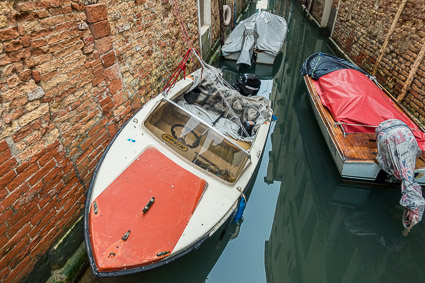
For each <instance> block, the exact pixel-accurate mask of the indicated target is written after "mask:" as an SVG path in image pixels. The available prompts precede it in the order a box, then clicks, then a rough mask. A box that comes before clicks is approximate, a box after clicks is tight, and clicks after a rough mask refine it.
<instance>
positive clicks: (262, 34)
mask: <svg viewBox="0 0 425 283" xmlns="http://www.w3.org/2000/svg"><path fill="white" fill-rule="evenodd" d="M287 30H288V28H287V24H286V21H285V19H284V18H282V17H280V16H277V15H275V14H272V13H270V12H266V11H260V12H257V13H255V14H253V15H252V16H251V17H249V18H247V19H246V20H244V21H242V22H240V23H239V24H238V25H237V27H236V28H235V29H234V30H233V31H232V33H231V34H230V35H229V38H228V39H227V40H226V42H224V45H223V47H222V48H221V51H222V53H223V56H228V55H230V54H233V53H237V52H240V55H239V59H238V61H237V62H236V63H237V64H247V65H251V56H252V53H253V52H254V48H256V49H258V51H262V52H266V53H267V54H269V55H272V56H276V55H277V54H278V53H279V52H280V50H282V46H283V43H284V41H285V37H286V33H287Z"/></svg>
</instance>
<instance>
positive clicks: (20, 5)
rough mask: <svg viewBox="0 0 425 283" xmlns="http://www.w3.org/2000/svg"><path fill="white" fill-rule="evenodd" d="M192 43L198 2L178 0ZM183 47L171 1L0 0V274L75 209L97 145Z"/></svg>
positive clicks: (30, 255)
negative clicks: (0, 0)
mask: <svg viewBox="0 0 425 283" xmlns="http://www.w3.org/2000/svg"><path fill="white" fill-rule="evenodd" d="M178 3H179V4H178V5H179V7H180V12H181V17H182V19H183V22H184V23H185V25H186V28H187V29H188V31H189V34H190V38H191V40H192V41H193V44H194V46H195V47H196V48H198V46H197V45H198V40H197V37H198V19H197V7H196V1H186V0H183V1H179V2H178ZM185 50H187V45H186V43H185V40H184V37H183V33H182V31H181V29H180V25H179V23H178V22H177V20H176V16H175V14H174V13H173V9H172V2H169V1H168V0H161V1H144V0H110V1H102V2H100V3H97V1H84V2H83V1H71V0H65V1H58V0H41V1H10V0H8V1H2V2H0V74H1V75H0V208H1V209H0V223H1V225H0V281H1V282H9V281H20V280H22V279H23V278H25V276H26V275H27V274H28V273H29V272H31V270H32V269H33V268H34V265H35V264H36V263H37V261H38V260H39V259H40V258H41V257H42V256H43V255H45V254H46V252H47V250H48V249H49V248H50V246H51V245H52V244H53V243H54V242H55V241H57V239H58V237H60V236H61V235H62V234H63V233H64V232H65V231H66V229H67V228H68V227H69V226H71V225H72V224H73V223H74V222H75V221H76V220H77V219H78V217H79V216H80V215H81V212H82V209H83V207H84V202H85V192H86V191H87V189H88V186H89V184H90V178H91V175H92V173H93V170H94V168H95V165H96V163H97V162H98V160H99V158H100V157H101V155H102V153H103V150H104V149H105V147H106V146H107V145H108V143H109V141H110V140H111V138H112V137H113V136H114V135H115V133H116V131H117V130H118V129H119V128H120V126H121V125H122V124H123V122H125V121H126V120H127V119H128V118H129V117H130V116H131V115H132V114H133V113H134V112H135V111H136V110H137V109H139V108H140V107H141V105H143V104H144V103H145V102H146V101H148V100H149V99H150V98H151V97H153V96H155V95H156V94H158V93H159V92H160V91H161V90H162V87H163V86H164V84H165V82H166V81H167V79H168V78H169V75H170V74H171V73H172V71H173V70H174V68H175V67H176V66H177V63H178V62H179V60H180V59H181V56H182V55H183V53H184V52H185Z"/></svg>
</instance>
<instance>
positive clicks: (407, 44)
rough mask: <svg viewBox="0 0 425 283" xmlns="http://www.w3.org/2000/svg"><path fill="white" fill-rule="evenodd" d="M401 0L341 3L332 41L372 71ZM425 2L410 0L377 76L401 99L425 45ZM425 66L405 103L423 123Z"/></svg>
mask: <svg viewBox="0 0 425 283" xmlns="http://www.w3.org/2000/svg"><path fill="white" fill-rule="evenodd" d="M401 2H402V1H401V0H395V1H393V0H380V1H376V0H362V1H355V0H341V4H340V9H339V12H338V17H337V21H336V24H335V30H334V33H333V39H334V40H335V41H336V42H337V44H338V45H339V46H340V47H341V48H342V49H343V51H345V52H346V53H347V54H348V56H349V57H350V58H352V59H353V60H354V61H355V62H356V64H358V65H359V66H360V67H362V68H363V69H365V70H366V71H368V72H372V70H373V68H374V66H375V63H376V61H377V58H378V57H379V54H380V52H381V50H380V49H381V46H382V45H383V43H384V41H385V38H386V35H387V33H388V31H389V30H390V27H391V24H392V22H393V19H394V18H395V15H396V13H397V10H398V8H399V6H400V3H401ZM424 11H425V1H423V0H409V1H407V4H406V6H405V8H404V10H403V12H402V14H401V17H400V19H399V20H398V21H397V24H396V29H395V31H394V33H393V34H392V35H391V37H390V40H389V43H388V46H387V48H386V51H385V55H384V56H383V59H382V61H381V63H380V64H379V66H378V69H377V74H376V77H377V78H378V81H379V82H380V83H382V84H383V85H384V87H385V88H386V89H387V90H389V91H390V92H391V93H392V94H393V95H394V96H396V97H397V96H398V95H400V93H401V90H402V89H403V86H404V84H405V82H406V80H407V78H408V76H409V73H410V71H411V70H412V66H413V64H414V62H415V61H416V59H417V58H418V54H419V52H420V50H421V47H422V46H423V44H424V43H425V14H424ZM424 84H425V65H424V64H423V62H422V63H421V64H420V67H419V70H418V71H417V72H416V73H415V75H414V79H413V82H412V84H411V85H410V87H409V89H408V92H407V95H406V97H405V98H404V100H403V102H402V103H403V105H404V106H406V107H407V108H408V109H409V110H410V111H411V112H412V113H413V114H414V115H415V116H416V117H418V118H419V119H420V121H421V122H422V123H424V122H425V112H424V109H425V107H424V99H425V92H424Z"/></svg>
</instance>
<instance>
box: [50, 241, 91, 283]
mask: <svg viewBox="0 0 425 283" xmlns="http://www.w3.org/2000/svg"><path fill="white" fill-rule="evenodd" d="M88 263H89V262H88V258H87V252H86V246H85V243H84V242H83V243H81V245H80V246H79V247H78V249H77V251H76V252H75V253H74V254H73V255H72V256H71V258H70V259H69V260H68V261H67V262H66V263H65V265H64V266H63V267H62V268H61V269H59V270H55V271H53V274H52V276H50V278H49V279H48V280H47V281H46V282H47V283H58V282H61V283H68V282H76V281H77V280H78V278H79V277H80V275H81V274H82V272H83V271H84V270H85V268H86V267H87V265H88Z"/></svg>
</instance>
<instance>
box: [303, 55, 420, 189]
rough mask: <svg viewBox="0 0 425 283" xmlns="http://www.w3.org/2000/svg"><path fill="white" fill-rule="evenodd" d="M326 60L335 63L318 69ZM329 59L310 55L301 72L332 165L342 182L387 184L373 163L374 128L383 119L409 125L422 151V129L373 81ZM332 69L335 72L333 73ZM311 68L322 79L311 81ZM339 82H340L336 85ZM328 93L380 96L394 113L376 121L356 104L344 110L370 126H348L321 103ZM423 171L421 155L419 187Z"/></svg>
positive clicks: (374, 156) (364, 74) (348, 66)
mask: <svg viewBox="0 0 425 283" xmlns="http://www.w3.org/2000/svg"><path fill="white" fill-rule="evenodd" d="M319 57H320V58H319ZM329 57H331V58H330V59H331V60H337V61H333V62H331V63H329V64H328V65H327V66H321V64H326V63H325V61H326V59H329ZM332 57H333V56H330V55H327V54H323V53H316V54H313V55H312V56H310V57H309V58H307V60H306V61H305V63H304V66H303V68H302V70H301V72H302V73H303V74H304V81H305V84H306V86H307V89H308V93H309V99H310V102H311V105H312V108H313V111H314V114H315V117H316V119H317V121H318V124H319V127H320V130H321V132H322V134H323V136H324V138H325V141H326V144H327V146H328V148H329V151H330V153H331V155H332V158H333V159H334V161H335V164H336V167H337V168H338V171H339V173H340V174H341V176H342V177H343V178H346V179H352V180H356V181H368V182H370V181H372V182H377V183H382V182H384V183H385V182H386V181H389V179H388V176H387V175H386V174H385V172H383V171H382V170H381V167H380V166H379V165H378V163H377V160H376V156H377V146H376V136H375V133H374V131H375V128H376V127H377V126H378V125H379V123H380V122H382V121H384V120H386V119H391V118H399V119H400V120H403V121H405V122H406V123H408V125H409V127H410V128H411V129H412V130H413V132H414V134H415V136H417V137H416V139H417V140H418V144H419V146H420V147H421V148H422V149H423V147H424V146H423V145H424V143H423V137H424V134H423V129H422V128H421V126H420V125H419V124H418V123H417V122H416V120H415V119H414V118H412V117H411V116H410V115H409V113H408V112H406V111H405V110H404V108H403V107H402V106H401V105H400V104H398V103H397V101H396V100H395V99H394V98H393V97H392V96H391V95H390V94H389V93H388V92H386V91H385V90H384V89H383V88H381V87H380V86H379V85H378V84H377V83H376V81H374V80H373V78H372V80H371V79H370V77H368V76H367V74H366V73H365V72H364V71H363V70H361V69H359V68H358V67H357V66H354V65H352V64H350V63H348V62H346V61H344V60H342V59H339V58H335V57H334V58H332ZM318 62H319V63H318ZM339 64H341V65H339ZM334 67H335V70H332V68H334ZM313 68H315V71H316V72H322V73H323V74H324V75H323V76H322V74H321V75H320V78H318V77H319V76H318V75H317V74H313V77H315V79H313V78H312V73H311V72H312V69H313ZM322 79H323V80H327V82H325V83H323V82H322V81H321V80H322ZM338 80H340V81H339V82H338ZM342 81H344V82H342ZM328 90H331V91H340V90H341V91H342V92H344V91H345V93H342V94H341V97H343V96H344V95H346V94H350V95H351V94H353V93H354V94H355V93H356V92H357V93H367V94H373V95H375V94H376V95H377V96H382V97H383V100H382V101H383V102H385V103H387V102H388V104H385V108H387V109H390V108H391V109H392V111H393V112H392V113H390V114H389V113H385V114H383V115H382V117H375V116H374V115H375V114H374V113H372V112H373V111H372V110H371V111H369V110H367V109H366V108H363V107H364V106H360V105H355V104H353V105H348V106H347V105H346V106H344V107H346V109H348V108H350V107H351V108H353V109H354V111H357V112H358V113H357V114H358V115H359V116H362V115H363V116H368V117H369V116H370V119H373V122H371V121H366V122H365V119H363V121H362V122H358V121H361V118H358V119H359V120H357V122H351V123H352V124H350V123H346V122H343V121H342V120H341V118H340V117H336V114H335V113H332V112H331V111H330V109H329V108H328V107H327V106H325V105H324V104H323V103H322V102H323V97H324V96H323V92H326V91H328ZM347 96H348V95H347ZM384 97H385V98H384ZM344 99H348V98H344ZM362 99H363V98H362ZM362 99H360V100H362ZM331 103H334V102H331ZM335 103H336V102H335ZM363 105H364V104H363ZM375 106H376V105H375ZM378 112H379V110H378ZM362 118H365V117H362ZM352 121H353V120H352ZM350 126H351V128H348V127H350ZM347 128H348V129H347ZM424 167H425V154H424V153H422V154H421V156H420V157H419V158H418V159H417V162H416V170H415V172H416V180H417V181H418V182H419V183H420V184H425V176H424V172H425V168H424Z"/></svg>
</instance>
